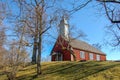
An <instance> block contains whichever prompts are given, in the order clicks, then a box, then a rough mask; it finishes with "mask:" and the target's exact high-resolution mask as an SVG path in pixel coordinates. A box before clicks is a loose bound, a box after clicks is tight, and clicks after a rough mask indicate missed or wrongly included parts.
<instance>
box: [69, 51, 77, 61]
mask: <svg viewBox="0 0 120 80" xmlns="http://www.w3.org/2000/svg"><path fill="white" fill-rule="evenodd" d="M69 51H70V54H72V55H73V58H74V61H76V55H75V54H74V52H73V51H72V50H69Z"/></svg>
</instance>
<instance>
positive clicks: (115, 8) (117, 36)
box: [97, 0, 120, 47]
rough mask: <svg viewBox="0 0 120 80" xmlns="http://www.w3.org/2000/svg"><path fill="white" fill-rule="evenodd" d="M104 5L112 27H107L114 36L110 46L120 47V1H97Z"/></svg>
mask: <svg viewBox="0 0 120 80" xmlns="http://www.w3.org/2000/svg"><path fill="white" fill-rule="evenodd" d="M97 1H99V2H101V3H102V5H103V7H104V10H105V14H106V16H107V18H108V20H109V21H110V22H111V23H112V25H110V26H107V29H108V30H109V33H110V34H112V37H111V42H110V45H112V46H114V47H117V46H118V47H119V46H120V8H119V7H120V1H119V0H97Z"/></svg>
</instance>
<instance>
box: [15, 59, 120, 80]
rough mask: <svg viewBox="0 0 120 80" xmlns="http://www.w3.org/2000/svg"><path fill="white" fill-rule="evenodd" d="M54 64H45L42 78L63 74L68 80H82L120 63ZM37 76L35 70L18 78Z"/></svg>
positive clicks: (28, 79)
mask: <svg viewBox="0 0 120 80" xmlns="http://www.w3.org/2000/svg"><path fill="white" fill-rule="evenodd" d="M53 64H54V65H52V64H50V65H49V64H46V66H47V67H45V65H44V68H43V69H42V71H43V73H42V74H41V78H44V77H46V76H47V75H50V76H51V77H55V76H62V77H65V78H66V79H67V80H68V78H69V79H70V78H71V79H72V80H80V79H83V78H86V77H88V76H90V75H93V74H97V73H99V72H102V71H104V70H107V69H110V68H113V67H115V66H118V65H120V64H110V65H105V64H101V62H91V61H88V62H75V63H74V62H69V63H62V64H58V63H53ZM48 65H49V66H48ZM42 67H43V66H42ZM36 77H37V76H36V72H34V73H30V74H26V75H23V76H20V77H18V78H17V80H34V79H35V78H36Z"/></svg>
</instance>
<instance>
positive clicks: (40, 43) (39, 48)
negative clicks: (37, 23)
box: [37, 35, 42, 75]
mask: <svg viewBox="0 0 120 80" xmlns="http://www.w3.org/2000/svg"><path fill="white" fill-rule="evenodd" d="M41 46H42V36H41V35H40V36H39V43H38V56H37V75H40V74H41V50H42V49H41Z"/></svg>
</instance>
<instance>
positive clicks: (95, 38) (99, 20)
mask: <svg viewBox="0 0 120 80" xmlns="http://www.w3.org/2000/svg"><path fill="white" fill-rule="evenodd" d="M94 4H95V2H92V3H91V4H89V5H88V6H87V7H85V8H84V9H82V10H80V11H78V12H76V13H74V14H73V16H72V17H71V18H70V23H72V24H73V25H75V27H76V28H79V29H80V30H82V31H83V32H84V33H85V34H86V35H87V40H85V41H86V42H88V43H89V44H94V43H100V44H101V45H102V51H103V52H104V53H106V54H107V60H118V59H120V58H119V56H120V52H119V51H118V50H112V48H111V47H110V46H107V45H105V39H106V38H105V37H106V32H105V27H106V26H108V25H110V22H109V20H108V19H107V18H106V16H105V15H103V14H102V13H101V12H102V11H100V10H99V7H98V6H96V4H95V5H94ZM53 45H54V43H53V44H51V45H49V46H47V47H46V50H45V52H44V53H43V56H46V55H48V54H49V53H50V51H51V49H52V48H53ZM45 53H48V54H46V55H44V54H45Z"/></svg>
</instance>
